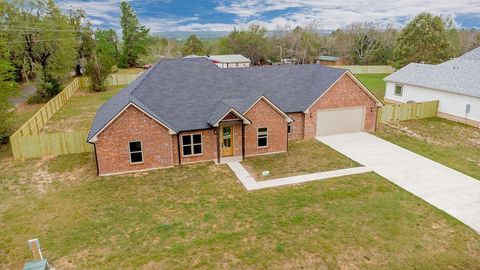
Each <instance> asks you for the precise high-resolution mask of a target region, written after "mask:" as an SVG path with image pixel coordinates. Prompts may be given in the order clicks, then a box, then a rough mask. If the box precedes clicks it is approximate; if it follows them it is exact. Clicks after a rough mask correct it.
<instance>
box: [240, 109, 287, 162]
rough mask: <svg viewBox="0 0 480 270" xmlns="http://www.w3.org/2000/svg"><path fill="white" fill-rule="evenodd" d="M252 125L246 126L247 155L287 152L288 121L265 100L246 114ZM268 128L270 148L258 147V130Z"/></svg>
mask: <svg viewBox="0 0 480 270" xmlns="http://www.w3.org/2000/svg"><path fill="white" fill-rule="evenodd" d="M245 117H247V118H248V119H249V120H250V121H252V123H251V124H250V125H247V126H245V155H247V156H249V155H258V154H266V153H273V152H284V151H287V121H285V118H284V117H283V116H282V115H281V114H280V113H278V112H277V111H276V110H275V109H274V108H272V107H271V106H270V105H269V104H268V103H267V102H265V101H264V100H260V101H259V102H257V104H255V106H253V107H252V108H251V109H250V110H249V111H248V112H247V113H246V114H245ZM263 127H266V128H268V131H267V133H268V146H267V147H264V148H258V147H257V129H258V128H263Z"/></svg>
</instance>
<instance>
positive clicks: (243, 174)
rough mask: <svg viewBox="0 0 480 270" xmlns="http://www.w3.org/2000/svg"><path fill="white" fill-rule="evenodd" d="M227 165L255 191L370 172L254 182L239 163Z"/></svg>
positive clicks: (349, 171)
mask: <svg viewBox="0 0 480 270" xmlns="http://www.w3.org/2000/svg"><path fill="white" fill-rule="evenodd" d="M227 165H228V166H229V167H230V169H232V171H233V172H234V173H235V175H236V176H237V178H238V179H239V180H240V182H242V184H243V185H244V186H245V188H246V189H247V190H256V189H262V188H271V187H279V186H285V185H293V184H300V183H305V182H310V181H315V180H325V179H328V178H333V177H339V176H346V175H352V174H359V173H366V172H371V171H372V170H370V169H368V168H366V167H355V168H348V169H342V170H335V171H328V172H319V173H311V174H304V175H296V176H291V177H283V178H277V179H272V180H266V181H259V182H257V181H255V178H253V176H251V175H250V173H249V172H248V171H247V170H246V169H245V168H244V167H243V166H242V164H240V162H227Z"/></svg>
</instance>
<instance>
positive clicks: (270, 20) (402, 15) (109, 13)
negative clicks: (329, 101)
mask: <svg viewBox="0 0 480 270" xmlns="http://www.w3.org/2000/svg"><path fill="white" fill-rule="evenodd" d="M120 1H121V0H86V1H79V0H65V1H64V0H57V2H58V3H59V5H60V6H62V7H63V8H66V9H68V8H70V7H72V6H75V7H81V8H83V9H85V10H86V12H87V14H88V15H89V17H90V19H91V21H92V23H93V24H94V26H95V27H98V28H114V29H118V28H119V25H118V21H119V17H120V15H119V9H120V8H119V6H120ZM129 2H130V3H131V4H132V6H133V8H134V9H135V11H136V12H137V15H138V16H139V18H140V21H141V22H142V23H143V24H144V25H146V26H147V27H149V28H150V30H151V32H168V31H231V30H232V29H233V27H234V26H235V27H237V29H243V28H245V27H247V26H248V25H249V24H251V23H258V24H261V25H263V26H265V27H266V28H267V29H269V30H275V29H285V28H287V29H288V28H293V27H295V26H297V25H300V26H306V25H310V24H315V25H316V26H317V27H318V28H320V29H324V30H334V29H337V28H340V27H342V26H345V25H348V24H350V23H354V22H360V21H375V22H381V23H388V24H394V25H399V26H400V25H404V24H405V23H406V22H408V20H410V19H411V18H413V17H414V16H415V15H416V14H418V13H420V12H423V11H429V12H433V13H435V14H441V15H444V16H449V17H452V18H454V19H455V21H456V22H457V24H458V26H460V27H465V28H474V27H475V28H479V29H480V0H423V1H421V0H395V1H391V0H383V1H382V0H356V1H345V0H327V1H324V0H230V1H225V0H209V1H208V0H140V1H136V0H130V1H129Z"/></svg>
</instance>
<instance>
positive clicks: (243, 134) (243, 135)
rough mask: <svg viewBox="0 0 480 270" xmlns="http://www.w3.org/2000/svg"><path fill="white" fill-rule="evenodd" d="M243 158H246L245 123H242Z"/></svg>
mask: <svg viewBox="0 0 480 270" xmlns="http://www.w3.org/2000/svg"><path fill="white" fill-rule="evenodd" d="M242 160H245V124H244V123H242Z"/></svg>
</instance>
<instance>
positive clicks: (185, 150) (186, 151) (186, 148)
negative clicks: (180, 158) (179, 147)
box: [183, 145, 192, 156]
mask: <svg viewBox="0 0 480 270" xmlns="http://www.w3.org/2000/svg"><path fill="white" fill-rule="evenodd" d="M191 154H192V148H191V147H190V145H188V146H184V147H183V155H184V156H188V155H191Z"/></svg>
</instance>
